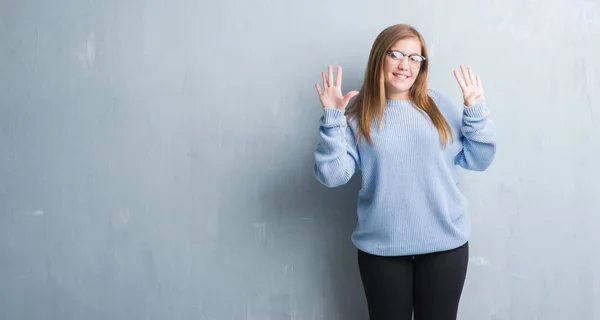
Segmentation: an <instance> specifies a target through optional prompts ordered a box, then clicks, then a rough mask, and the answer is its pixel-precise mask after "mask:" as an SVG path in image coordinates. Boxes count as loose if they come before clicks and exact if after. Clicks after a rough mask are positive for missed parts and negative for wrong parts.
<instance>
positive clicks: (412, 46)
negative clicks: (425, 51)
mask: <svg viewBox="0 0 600 320" xmlns="http://www.w3.org/2000/svg"><path fill="white" fill-rule="evenodd" d="M390 50H398V51H402V52H404V53H407V54H411V53H418V54H421V42H420V41H419V39H417V38H414V37H410V38H404V39H401V40H398V41H397V42H396V43H394V45H392V47H391V48H390Z"/></svg>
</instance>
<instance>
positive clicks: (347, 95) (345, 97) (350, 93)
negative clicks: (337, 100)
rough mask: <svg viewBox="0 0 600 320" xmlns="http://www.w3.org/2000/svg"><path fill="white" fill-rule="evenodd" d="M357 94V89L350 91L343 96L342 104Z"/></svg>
mask: <svg viewBox="0 0 600 320" xmlns="http://www.w3.org/2000/svg"><path fill="white" fill-rule="evenodd" d="M357 94H358V91H350V92H348V93H347V94H346V95H345V96H344V104H347V103H348V101H350V99H352V98H354V96H356V95H357Z"/></svg>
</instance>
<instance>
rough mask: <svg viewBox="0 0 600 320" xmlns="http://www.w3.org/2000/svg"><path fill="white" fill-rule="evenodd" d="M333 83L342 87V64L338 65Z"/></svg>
mask: <svg viewBox="0 0 600 320" xmlns="http://www.w3.org/2000/svg"><path fill="white" fill-rule="evenodd" d="M335 85H336V86H337V87H340V88H341V87H342V66H338V69H337V77H336V81H335Z"/></svg>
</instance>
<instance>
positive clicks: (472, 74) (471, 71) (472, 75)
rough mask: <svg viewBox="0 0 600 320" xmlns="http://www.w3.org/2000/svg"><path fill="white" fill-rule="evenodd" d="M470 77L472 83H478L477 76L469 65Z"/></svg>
mask: <svg viewBox="0 0 600 320" xmlns="http://www.w3.org/2000/svg"><path fill="white" fill-rule="evenodd" d="M469 77H470V78H471V83H472V84H473V85H477V78H475V74H474V73H473V70H472V69H471V68H470V67H469Z"/></svg>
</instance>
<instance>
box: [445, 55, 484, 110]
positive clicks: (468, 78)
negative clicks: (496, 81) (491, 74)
mask: <svg viewBox="0 0 600 320" xmlns="http://www.w3.org/2000/svg"><path fill="white" fill-rule="evenodd" d="M460 70H461V71H462V77H461V75H460V74H459V73H458V71H457V70H456V69H454V70H453V71H454V76H455V77H456V80H457V81H458V85H459V86H460V89H461V90H462V93H463V98H464V103H465V105H466V106H467V107H470V106H472V105H474V104H476V103H477V102H479V101H481V100H483V99H485V96H484V92H483V87H482V86H481V78H479V76H475V74H474V73H473V70H471V68H470V67H469V68H465V66H463V65H461V66H460Z"/></svg>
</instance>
